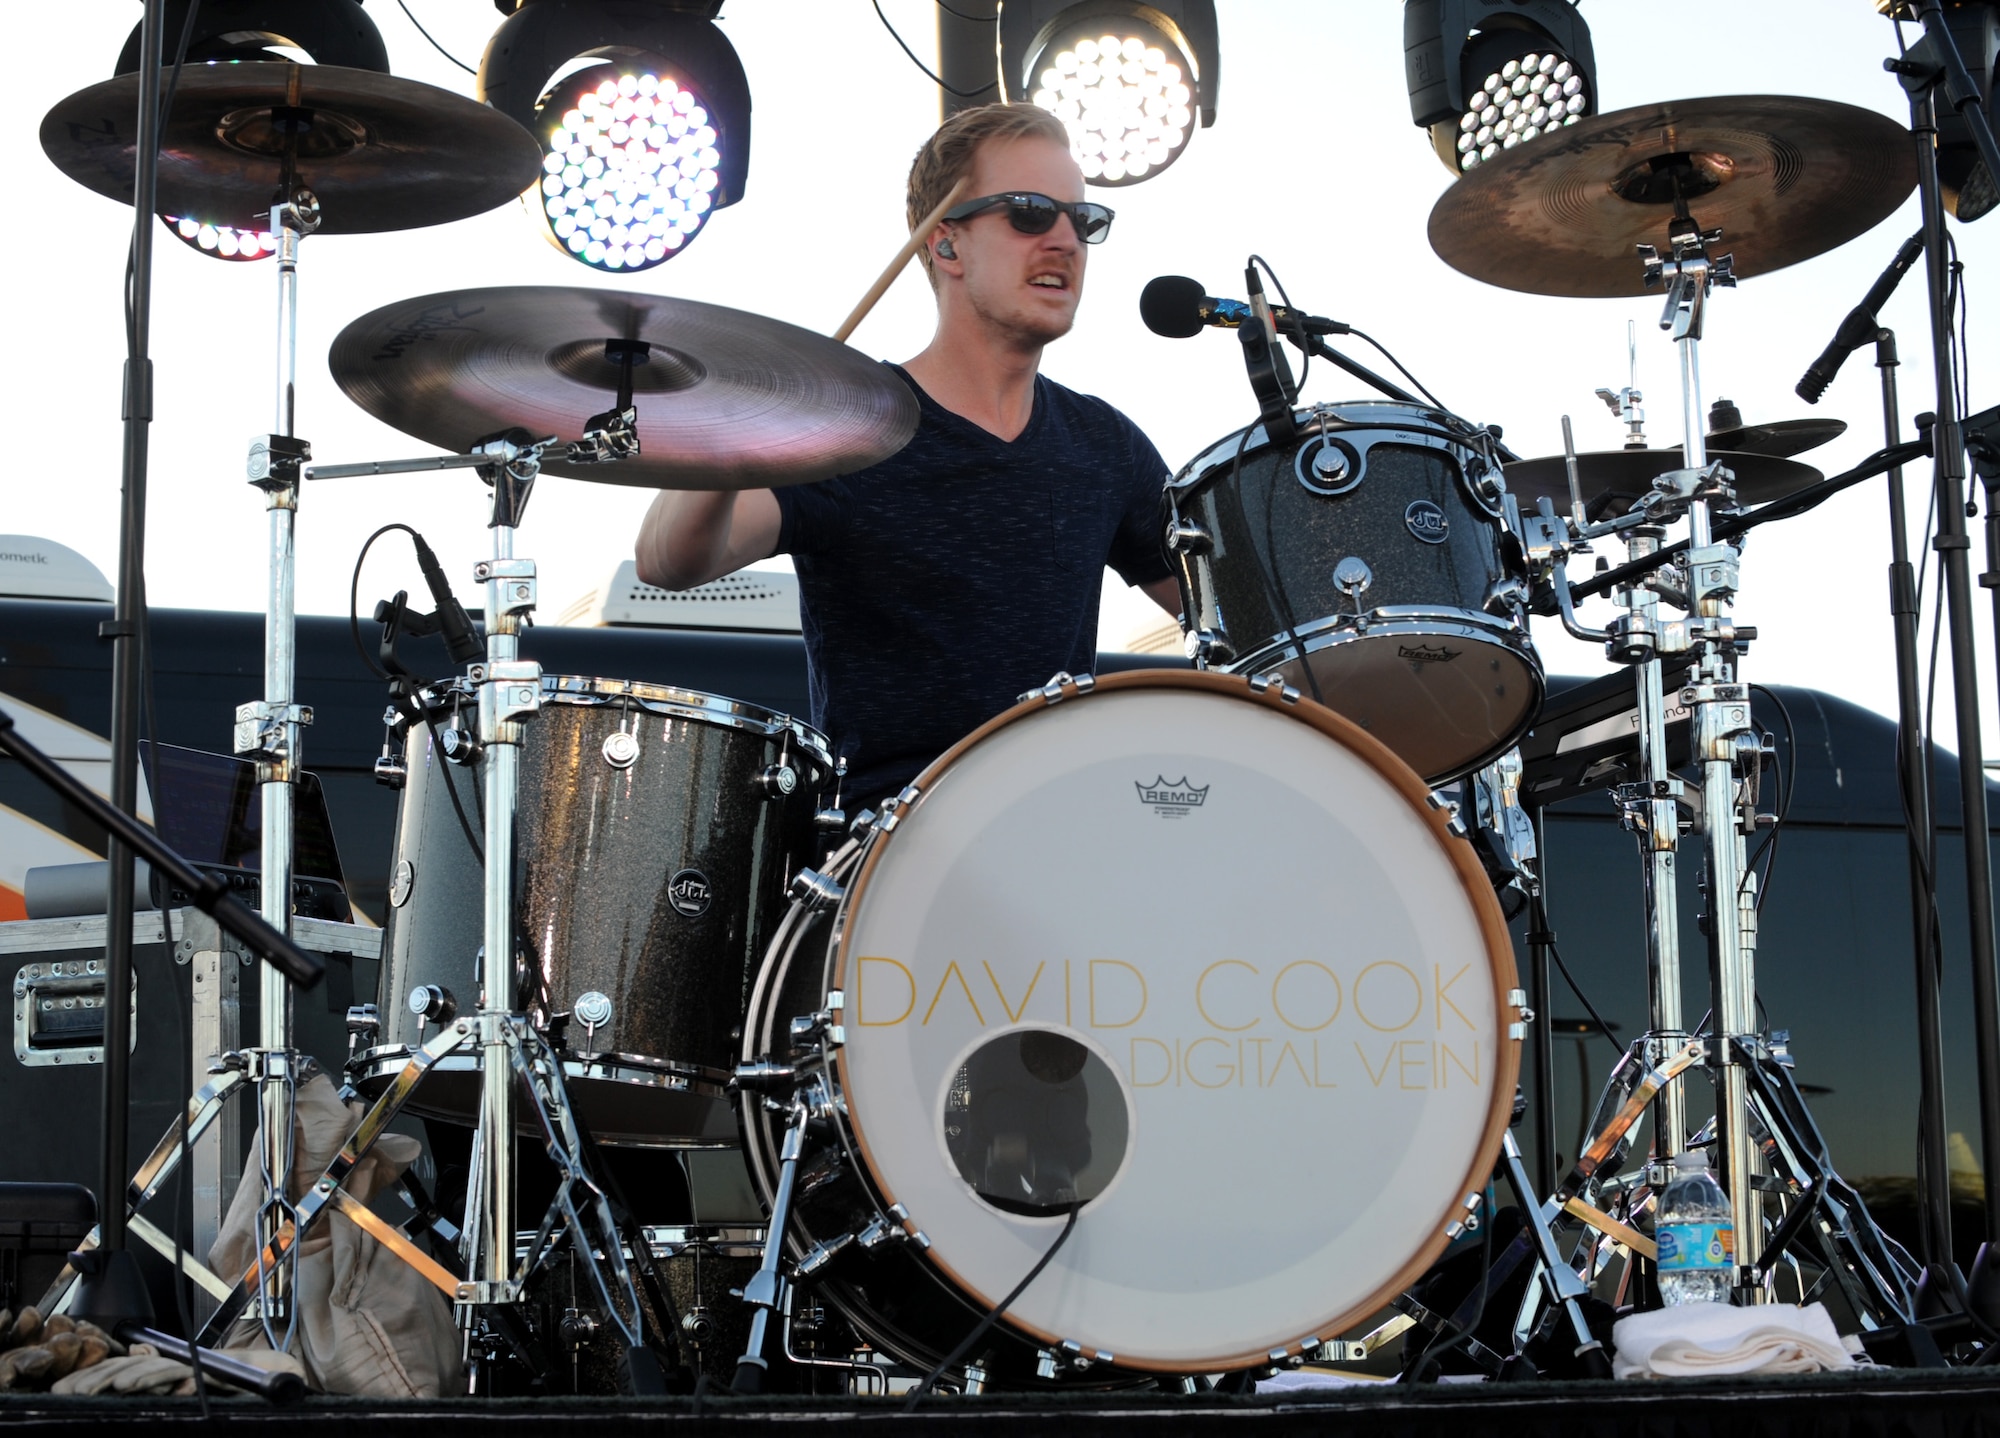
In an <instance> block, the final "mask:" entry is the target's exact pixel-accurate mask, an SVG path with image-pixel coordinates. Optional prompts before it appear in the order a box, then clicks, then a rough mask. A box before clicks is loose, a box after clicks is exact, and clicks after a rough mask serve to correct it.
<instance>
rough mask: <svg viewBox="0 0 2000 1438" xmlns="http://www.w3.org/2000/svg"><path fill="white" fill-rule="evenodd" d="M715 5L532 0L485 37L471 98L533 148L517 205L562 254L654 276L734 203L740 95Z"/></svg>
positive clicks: (743, 83) (744, 141)
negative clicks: (531, 139)
mask: <svg viewBox="0 0 2000 1438" xmlns="http://www.w3.org/2000/svg"><path fill="white" fill-rule="evenodd" d="M720 9H721V6H720V3H719V0H718V3H708V4H695V5H693V6H692V7H688V6H680V5H674V4H668V3H659V0H529V3H526V4H523V5H522V6H521V7H520V8H519V9H517V10H515V11H514V12H513V14H511V15H510V16H509V17H508V18H507V20H506V21H504V22H503V23H502V24H501V26H500V28H499V29H498V30H497V31H495V32H494V35H493V38H492V40H491V41H490V42H489V43H488V45H487V47H486V54H485V56H484V57H483V59H482V60H481V62H480V67H479V80H478V96H479V98H480V99H481V100H483V101H485V102H486V103H487V104H489V105H491V106H493V107H494V108H495V109H497V110H499V111H500V112H501V113H502V114H505V115H509V116H511V117H512V118H514V119H516V120H518V121H520V122H521V123H522V124H523V125H525V126H526V127H527V128H528V129H529V131H530V132H531V133H533V135H534V136H535V138H536V140H538V141H539V142H540V144H541V147H542V176H541V179H540V181H539V182H538V183H537V184H536V185H535V187H534V188H533V189H531V190H529V191H528V192H527V193H526V194H525V195H523V196H522V202H523V204H524V205H525V206H527V207H528V208H529V209H530V210H531V211H532V212H533V213H534V214H535V215H536V216H537V222H538V224H539V225H540V226H541V228H542V230H543V233H544V234H545V235H546V236H547V237H548V239H549V241H550V242H551V243H553V244H554V245H555V246H556V247H557V248H559V249H561V250H562V251H563V252H564V253H566V254H567V255H569V256H570V257H571V258H572V259H574V260H576V261H578V262H579V263H581V264H586V265H589V266H590V267H591V268H593V269H599V270H606V271H617V272H624V271H630V270H643V269H650V268H651V267H653V266H654V265H658V264H662V263H664V262H665V261H667V260H669V259H672V258H673V257H674V256H675V255H676V254H678V253H680V251H681V250H682V249H683V248H685V247H686V245H687V244H688V242H689V241H690V240H692V239H693V238H694V237H695V235H697V234H698V233H700V231H701V230H702V228H703V226H704V225H705V224H706V223H707V220H708V217H709V216H710V215H711V214H712V213H713V212H714V211H716V210H719V209H722V208H723V207H725V206H727V205H730V204H733V203H734V202H735V201H737V200H738V199H741V198H742V194H743V182H744V178H745V176H746V175H747V174H748V172H749V159H750V155H749V151H750V87H749V83H748V81H747V80H746V79H745V77H744V73H743V66H742V63H741V62H740V61H739V60H738V59H737V58H736V52H735V51H734V50H733V49H732V48H731V47H730V45H729V42H728V41H727V40H725V39H724V38H723V37H722V34H721V32H720V31H719V30H717V29H716V28H715V26H714V25H713V24H712V23H710V22H711V20H712V19H713V17H714V16H715V14H716V13H717V12H718V11H719V10H720Z"/></svg>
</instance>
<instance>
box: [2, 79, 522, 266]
mask: <svg viewBox="0 0 2000 1438" xmlns="http://www.w3.org/2000/svg"><path fill="white" fill-rule="evenodd" d="M138 112H139V76H138V75H137V74H136V73H134V74H128V75H120V76H118V77H117V78H116V79H113V80H106V81H104V82H103V83H101V84H97V85H92V86H89V87H88V88H86V89H82V90H79V91H77V92H76V93H75V94H74V95H71V96H69V97H68V98H67V99H65V100H62V101H61V102H59V103H58V104H57V105H56V106H55V108H54V109H52V110H50V111H49V113H48V114H47V115H46V116H45V117H44V118H43V120H42V149H43V150H45V151H47V152H48V157H49V158H50V159H51V160H53V161H54V162H55V164H56V168H57V169H59V170H61V171H62V172H63V173H64V174H66V175H68V176H69V177H70V178H71V179H73V180H75V181H76V182H77V183H78V184H81V185H84V186H86V187H88V188H90V189H93V190H95V191H97V193H98V194H100V195H107V196H109V197H110V198H112V199H114V200H122V201H124V202H125V203H126V204H128V205H129V204H130V203H131V202H132V166H133V157H134V155H135V154H136V152H137V150H138V140H137V135H136V132H137V127H138ZM301 124H302V125H303V127H304V128H303V129H302V130H301V131H299V132H298V133H297V136H296V139H290V140H288V136H289V134H290V133H291V131H292V129H293V127H295V126H298V125H301ZM287 143H292V144H293V145H294V147H295V153H296V170H295V175H296V178H297V181H298V183H300V184H303V185H305V186H306V187H307V188H308V189H310V190H311V191H312V192H313V193H314V194H315V195H316V196H318V198H319V202H320V213H321V220H320V227H319V233H321V234H326V235H341V234H348V235H353V234H368V233H373V232H376V231H380V230H407V229H416V228H419V227H420V226H424V225H439V224H444V223H445V222H447V221H450V220H462V219H464V218H466V217H467V216H468V215H477V214H481V213H483V212H485V211H487V210H490V209H492V208H493V207H494V206H495V205H499V204H503V203H505V202H506V201H508V200H511V199H513V198H514V197H515V196H516V195H518V194H520V193H521V191H523V190H525V189H526V188H527V187H528V186H529V185H531V184H533V183H534V181H535V177H536V175H538V174H539V173H540V171H541V148H540V147H539V146H538V145H536V143H535V137H534V136H533V135H530V134H529V133H528V132H527V131H526V130H525V129H523V128H522V127H521V126H520V124H519V123H517V122H516V121H514V120H511V119H509V118H508V117H507V116H505V115H503V114H501V113H500V112H499V111H498V110H495V109H493V108H491V107H490V106H487V105H482V104H480V103H479V102H478V101H476V100H470V99H467V98H466V97H465V96H463V95H455V94H453V93H452V92H451V91H449V90H440V89H439V88H437V86H435V85H425V84H422V83H420V82H418V81H415V80H402V79H398V78H397V77H396V76H394V75H382V74H378V73H376V72H375V71H373V70H350V69H346V68H343V67H341V66H337V65H295V64H293V63H292V62H291V61H289V60H285V61H278V60H253V61H247V62H244V63H241V64H229V65H189V66H187V67H186V68H185V69H183V70H182V71H181V79H180V86H179V88H178V89H176V90H175V92H174V104H173V110H172V111H171V112H170V113H169V114H168V116H167V122H166V124H165V126H164V127H163V130H162V134H161V140H160V181H159V209H160V213H162V214H168V215H181V216H187V217H189V218H193V219H199V220H203V221H205V222H207V223H209V224H216V225H233V226H235V227H237V228H239V229H260V228H263V227H265V226H267V225H269V223H270V212H271V206H272V204H273V202H274V199H275V197H276V193H277V190H278V188H279V185H280V184H281V182H282V181H283V178H284V153H285V147H286V145H287Z"/></svg>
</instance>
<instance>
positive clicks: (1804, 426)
mask: <svg viewBox="0 0 2000 1438" xmlns="http://www.w3.org/2000/svg"><path fill="white" fill-rule="evenodd" d="M1845 433H1847V421H1846V420H1844V419H1779V420H1773V421H1771V423H1769V424H1740V425H1738V426H1736V428H1734V429H1719V430H1712V431H1710V432H1709V436H1708V447H1709V448H1710V449H1727V450H1733V451H1735V452H1736V453H1738V454H1767V455H1775V456H1777V457H1778V458H1780V459H1783V458H1787V457H1789V456H1791V455H1794V454H1804V453H1805V452H1806V451H1807V450H1809V449H1817V448H1818V447H1819V446H1820V445H1823V444H1831V443H1832V442H1833V441H1834V440H1836V439H1839V438H1840V437H1841V436H1842V435H1843V434H1845Z"/></svg>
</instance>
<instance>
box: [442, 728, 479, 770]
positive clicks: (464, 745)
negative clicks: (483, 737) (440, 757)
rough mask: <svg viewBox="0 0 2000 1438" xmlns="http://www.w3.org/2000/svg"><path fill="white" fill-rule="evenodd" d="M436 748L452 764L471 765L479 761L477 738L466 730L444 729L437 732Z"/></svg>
mask: <svg viewBox="0 0 2000 1438" xmlns="http://www.w3.org/2000/svg"><path fill="white" fill-rule="evenodd" d="M437 742H438V748H439V749H440V750H442V751H443V753H444V757H445V758H446V760H448V761H449V762H450V763H453V764H473V763H476V762H478V759H479V737H478V736H477V735H476V734H473V733H470V732H469V731H467V730H464V729H459V728H456V727H449V726H448V727H446V728H443V729H440V730H438V736H437Z"/></svg>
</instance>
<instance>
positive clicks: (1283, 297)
mask: <svg viewBox="0 0 2000 1438" xmlns="http://www.w3.org/2000/svg"><path fill="white" fill-rule="evenodd" d="M1250 263H1251V264H1253V265H1256V266H1258V267H1259V268H1260V269H1262V270H1263V271H1264V273H1265V274H1267V275H1269V276H1270V277H1271V288H1272V289H1274V290H1276V291H1277V292H1278V302H1279V303H1280V304H1282V305H1283V306H1284V307H1285V308H1286V309H1288V310H1291V311H1292V312H1293V313H1295V314H1296V313H1297V312H1298V311H1297V306H1295V305H1294V304H1293V303H1292V297H1291V296H1290V295H1288V294H1286V293H1285V282H1284V281H1283V280H1281V279H1279V278H1278V272H1277V271H1276V270H1274V269H1272V268H1271V262H1270V261H1269V260H1267V259H1265V258H1264V257H1263V256H1262V255H1252V256H1251V257H1250ZM1300 353H1302V354H1303V355H1305V357H1306V358H1305V363H1304V364H1302V365H1300V366H1299V386H1298V387H1299V392H1300V393H1301V394H1303V393H1304V392H1305V387H1306V376H1307V375H1309V374H1311V373H1312V369H1313V356H1312V351H1311V350H1310V349H1305V350H1301V351H1300Z"/></svg>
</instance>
